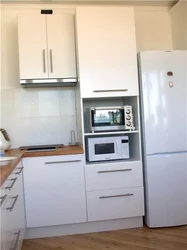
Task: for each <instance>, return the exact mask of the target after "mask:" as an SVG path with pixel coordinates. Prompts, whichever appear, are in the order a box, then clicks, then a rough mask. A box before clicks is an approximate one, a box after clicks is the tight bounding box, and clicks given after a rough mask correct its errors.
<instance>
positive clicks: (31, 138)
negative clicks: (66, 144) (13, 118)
mask: <svg viewBox="0 0 187 250" xmlns="http://www.w3.org/2000/svg"><path fill="white" fill-rule="evenodd" d="M16 130H17V135H18V136H19V137H17V145H18V144H19V145H18V146H24V145H40V144H59V143H63V142H62V138H61V137H60V136H59V135H60V132H61V128H60V117H51V118H50V119H49V118H48V117H42V118H25V119H17V124H16Z"/></svg>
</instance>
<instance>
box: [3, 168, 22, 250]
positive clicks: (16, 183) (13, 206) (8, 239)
mask: <svg viewBox="0 0 187 250" xmlns="http://www.w3.org/2000/svg"><path fill="white" fill-rule="evenodd" d="M22 171H23V167H22V165H21V163H19V164H18V166H17V167H16V169H15V170H14V172H13V173H12V174H11V175H10V176H9V177H8V179H7V180H6V182H5V183H4V184H3V186H2V187H1V191H2V194H3V195H2V197H3V199H1V216H2V217H1V218H2V221H1V223H2V225H1V227H2V249H3V250H10V249H16V250H20V249H21V245H22V241H23V238H24V233H25V222H26V221H25V203H24V194H23V193H24V191H23V172H22Z"/></svg>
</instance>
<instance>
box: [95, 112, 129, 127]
mask: <svg viewBox="0 0 187 250" xmlns="http://www.w3.org/2000/svg"><path fill="white" fill-rule="evenodd" d="M115 125H124V109H101V110H99V109H95V110H93V112H92V126H96V127H97V126H98V127H100V126H115Z"/></svg>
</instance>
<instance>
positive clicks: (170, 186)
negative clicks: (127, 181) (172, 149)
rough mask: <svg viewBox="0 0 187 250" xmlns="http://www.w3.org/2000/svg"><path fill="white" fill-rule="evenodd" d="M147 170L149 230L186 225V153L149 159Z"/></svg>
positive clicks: (146, 218)
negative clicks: (150, 228) (151, 228)
mask: <svg viewBox="0 0 187 250" xmlns="http://www.w3.org/2000/svg"><path fill="white" fill-rule="evenodd" d="M146 159H147V164H146V166H145V187H146V195H145V196H146V216H145V222H146V224H147V226H148V227H153V228H154V227H169V226H177V225H186V224H187V153H181V154H170V155H157V156H147V157H146Z"/></svg>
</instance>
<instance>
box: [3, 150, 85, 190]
mask: <svg viewBox="0 0 187 250" xmlns="http://www.w3.org/2000/svg"><path fill="white" fill-rule="evenodd" d="M83 152H84V151H83V148H82V147H81V146H64V147H63V148H56V150H54V151H42V152H26V150H20V149H10V150H8V151H6V153H5V155H6V156H15V157H16V159H15V160H12V161H10V162H9V163H8V164H7V165H5V166H1V168H0V186H1V185H2V184H3V183H4V182H5V180H6V179H7V178H8V176H9V175H10V174H11V173H12V171H13V170H14V168H15V167H16V166H17V164H18V163H19V162H20V161H21V159H22V158H23V157H37V156H54V155H73V154H83Z"/></svg>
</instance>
